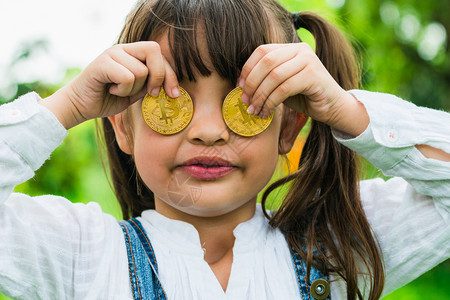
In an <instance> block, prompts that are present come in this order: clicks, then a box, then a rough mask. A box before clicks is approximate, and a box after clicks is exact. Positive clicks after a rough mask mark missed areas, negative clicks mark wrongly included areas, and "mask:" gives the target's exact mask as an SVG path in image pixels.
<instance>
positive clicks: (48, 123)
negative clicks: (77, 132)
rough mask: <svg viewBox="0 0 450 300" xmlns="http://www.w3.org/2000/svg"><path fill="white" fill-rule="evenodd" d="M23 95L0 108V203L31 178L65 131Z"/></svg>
mask: <svg viewBox="0 0 450 300" xmlns="http://www.w3.org/2000/svg"><path fill="white" fill-rule="evenodd" d="M38 99H39V97H38V96H37V94H27V95H25V96H23V97H21V98H20V99H18V100H16V101H14V102H13V103H9V104H5V105H3V106H1V107H0V115H1V116H2V118H0V161H1V163H0V174H2V176H0V202H3V201H5V200H6V199H7V198H8V196H9V195H10V193H11V192H12V189H13V188H14V186H15V185H17V184H20V183H22V182H25V181H26V180H28V179H30V178H31V177H33V176H34V171H35V170H37V169H38V168H39V167H40V166H41V165H42V164H43V163H44V161H45V160H46V159H47V158H48V157H49V156H50V153H51V152H52V151H53V150H54V149H55V148H56V147H57V146H58V145H59V144H60V143H61V141H62V140H63V139H64V137H65V136H66V135H67V132H66V131H65V130H64V128H62V126H61V124H60V123H59V122H58V120H57V119H56V118H55V117H54V116H53V115H52V114H51V113H50V112H49V111H48V110H46V109H45V108H42V107H41V106H40V105H38V104H37V100H38Z"/></svg>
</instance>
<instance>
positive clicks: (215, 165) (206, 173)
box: [179, 156, 237, 180]
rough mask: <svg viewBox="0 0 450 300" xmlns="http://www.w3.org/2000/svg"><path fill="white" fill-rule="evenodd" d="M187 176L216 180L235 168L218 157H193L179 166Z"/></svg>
mask: <svg viewBox="0 0 450 300" xmlns="http://www.w3.org/2000/svg"><path fill="white" fill-rule="evenodd" d="M179 167H180V168H181V169H182V170H183V171H184V172H186V173H187V174H188V175H190V176H192V177H194V178H196V179H199V180H216V179H219V178H221V177H224V176H226V175H228V174H230V173H231V172H233V171H234V170H236V169H237V167H236V166H234V165H233V164H231V163H230V162H229V161H227V160H224V159H222V158H219V157H207V156H202V157H200V156H199V157H195V158H192V159H189V160H187V161H186V162H184V163H183V164H181V165H180V166H179Z"/></svg>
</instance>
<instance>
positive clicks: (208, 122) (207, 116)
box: [187, 101, 230, 146]
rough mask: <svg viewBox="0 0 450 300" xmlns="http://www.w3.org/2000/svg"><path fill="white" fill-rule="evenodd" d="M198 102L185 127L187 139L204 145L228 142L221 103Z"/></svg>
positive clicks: (228, 135) (228, 134) (228, 136)
mask: <svg viewBox="0 0 450 300" xmlns="http://www.w3.org/2000/svg"><path fill="white" fill-rule="evenodd" d="M198 104H199V105H197V107H195V108H194V115H193V116H192V120H191V123H190V124H189V126H188V128H187V131H188V132H187V136H188V139H189V141H190V142H191V143H194V144H203V145H206V146H214V145H224V144H226V143H228V141H229V139H230V133H229V131H228V127H227V125H226V124H225V122H224V120H223V117H222V107H221V105H218V103H213V101H210V102H209V103H198Z"/></svg>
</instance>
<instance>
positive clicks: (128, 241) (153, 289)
mask: <svg viewBox="0 0 450 300" xmlns="http://www.w3.org/2000/svg"><path fill="white" fill-rule="evenodd" d="M119 225H120V226H121V227H122V231H123V234H124V238H125V245H126V247H127V254H128V271H129V275H130V284H131V292H132V294H133V299H135V300H138V299H140V300H142V299H145V300H147V299H148V300H156V299H158V300H166V299H167V296H166V293H165V292H164V289H163V288H162V286H161V282H160V281H159V279H158V264H157V262H156V257H155V252H154V251H153V247H152V244H151V243H150V240H149V238H148V236H147V234H146V233H145V230H144V228H143V227H142V224H141V223H140V222H139V221H138V220H137V219H134V218H133V219H130V220H129V221H119Z"/></svg>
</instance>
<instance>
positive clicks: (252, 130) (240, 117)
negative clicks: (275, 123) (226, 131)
mask: <svg viewBox="0 0 450 300" xmlns="http://www.w3.org/2000/svg"><path fill="white" fill-rule="evenodd" d="M241 96H242V89H241V88H235V89H234V90H232V91H231V92H230V93H228V95H227V97H226V98H225V100H224V101H223V106H222V116H223V119H224V121H225V123H226V124H227V126H228V128H230V129H231V131H233V132H234V133H236V134H239V135H242V136H254V135H257V134H260V133H261V132H263V131H264V130H266V129H267V127H269V125H270V123H271V122H272V119H273V113H272V114H271V115H270V116H269V117H267V118H265V119H263V118H260V117H258V116H253V115H251V114H249V113H248V112H247V108H248V106H247V105H246V104H244V103H243V102H242V100H241Z"/></svg>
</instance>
